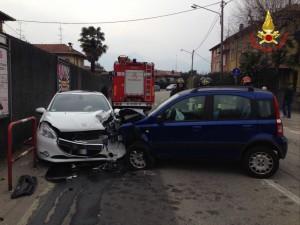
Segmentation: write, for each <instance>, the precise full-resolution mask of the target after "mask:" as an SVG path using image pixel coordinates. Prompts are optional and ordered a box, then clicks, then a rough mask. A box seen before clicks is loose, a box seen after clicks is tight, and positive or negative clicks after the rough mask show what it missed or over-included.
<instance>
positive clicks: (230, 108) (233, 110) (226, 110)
mask: <svg viewBox="0 0 300 225" xmlns="http://www.w3.org/2000/svg"><path fill="white" fill-rule="evenodd" d="M250 117H251V101H250V99H248V98H244V97H240V96H233V95H216V96H214V108H213V118H214V119H215V120H238V119H249V118H250Z"/></svg>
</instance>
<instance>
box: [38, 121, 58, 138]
mask: <svg viewBox="0 0 300 225" xmlns="http://www.w3.org/2000/svg"><path fill="white" fill-rule="evenodd" d="M39 133H40V135H42V136H44V137H47V138H50V139H56V138H57V136H56V133H55V131H54V130H53V129H52V128H51V126H50V125H49V124H47V123H41V124H40V128H39Z"/></svg>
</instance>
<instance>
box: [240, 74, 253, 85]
mask: <svg viewBox="0 0 300 225" xmlns="http://www.w3.org/2000/svg"><path fill="white" fill-rule="evenodd" d="M241 83H242V85H243V86H252V79H251V77H250V76H244V77H243V78H242V80H241Z"/></svg>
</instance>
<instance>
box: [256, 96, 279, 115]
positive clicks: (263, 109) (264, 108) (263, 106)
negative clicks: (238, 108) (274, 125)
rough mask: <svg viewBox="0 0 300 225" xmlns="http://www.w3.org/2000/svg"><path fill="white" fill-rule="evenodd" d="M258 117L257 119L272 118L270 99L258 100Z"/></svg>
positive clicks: (272, 109) (272, 111)
mask: <svg viewBox="0 0 300 225" xmlns="http://www.w3.org/2000/svg"><path fill="white" fill-rule="evenodd" d="M257 104H258V118H259V119H273V118H275V116H274V108H273V103H272V101H271V100H258V101H257Z"/></svg>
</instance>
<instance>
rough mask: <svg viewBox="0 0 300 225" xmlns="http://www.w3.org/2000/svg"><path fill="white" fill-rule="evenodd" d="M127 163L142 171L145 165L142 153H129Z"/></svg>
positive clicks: (135, 151)
mask: <svg viewBox="0 0 300 225" xmlns="http://www.w3.org/2000/svg"><path fill="white" fill-rule="evenodd" d="M129 161H130V163H131V165H132V166H133V167H134V168H137V169H143V168H145V167H146V165H147V163H146V160H145V157H144V153H143V152H142V151H137V150H133V151H131V152H130V155H129Z"/></svg>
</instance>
